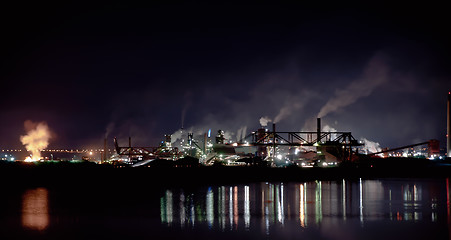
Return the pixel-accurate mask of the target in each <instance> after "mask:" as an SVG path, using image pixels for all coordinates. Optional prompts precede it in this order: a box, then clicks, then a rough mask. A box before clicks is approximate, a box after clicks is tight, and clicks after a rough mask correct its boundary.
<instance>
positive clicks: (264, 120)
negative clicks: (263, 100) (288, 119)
mask: <svg viewBox="0 0 451 240" xmlns="http://www.w3.org/2000/svg"><path fill="white" fill-rule="evenodd" d="M270 122H272V120H271V118H269V117H261V118H260V125H262V127H266V126H268V123H270Z"/></svg>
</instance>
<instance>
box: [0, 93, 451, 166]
mask: <svg viewBox="0 0 451 240" xmlns="http://www.w3.org/2000/svg"><path fill="white" fill-rule="evenodd" d="M450 102H451V92H449V93H448V97H447V136H446V137H447V145H446V146H447V148H446V152H443V151H442V152H441V151H440V142H439V140H435V139H431V140H429V141H424V142H421V143H415V144H410V145H406V146H402V147H396V148H390V149H388V148H385V149H379V151H372V152H368V151H367V150H364V145H365V142H363V141H358V140H357V139H356V138H355V137H354V136H353V135H352V133H351V132H349V131H343V132H339V131H325V128H321V118H317V121H316V131H305V132H282V131H278V130H277V126H276V124H272V128H271V129H268V128H266V127H261V128H259V129H256V130H255V131H253V132H250V133H248V134H247V133H246V134H247V135H245V134H243V136H245V137H242V138H241V139H239V140H235V141H232V140H231V139H226V137H225V134H224V131H222V130H217V131H216V134H212V130H211V129H210V130H208V132H206V133H204V134H203V135H198V136H196V137H195V136H194V134H193V133H192V132H188V131H184V129H183V128H182V129H181V130H180V136H181V138H178V139H172V136H171V135H165V136H164V140H163V141H161V143H160V144H159V145H158V146H134V145H133V144H132V138H131V137H129V139H128V143H124V142H119V141H118V140H117V139H116V138H114V139H113V141H114V149H110V148H108V144H107V139H105V140H104V143H103V145H104V146H103V148H99V149H84V150H79V149H75V150H74V149H70V150H68V149H64V150H52V149H44V150H42V151H41V155H42V158H41V159H40V161H91V162H96V163H99V164H113V165H117V166H122V167H123V166H131V167H151V166H155V165H171V166H199V165H205V166H211V165H226V166H248V165H252V166H267V167H287V166H299V167H333V166H338V165H340V164H342V163H347V162H354V161H356V160H358V159H360V158H362V157H363V158H370V157H371V158H387V157H412V158H424V159H431V160H432V159H436V160H438V159H445V158H446V157H448V158H449V156H451V140H450V138H451V133H450V131H451V117H450V114H451V110H450V107H451V106H450V105H451V104H450ZM1 151H2V155H1V158H0V160H4V161H20V157H17V155H20V154H19V153H21V154H22V155H23V153H22V150H5V149H3V150H1Z"/></svg>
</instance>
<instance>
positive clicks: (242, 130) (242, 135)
mask: <svg viewBox="0 0 451 240" xmlns="http://www.w3.org/2000/svg"><path fill="white" fill-rule="evenodd" d="M246 134H247V126H243V127H241V128H239V129H238V131H237V133H236V140H237V141H241V140H243V139H244V138H245V137H246Z"/></svg>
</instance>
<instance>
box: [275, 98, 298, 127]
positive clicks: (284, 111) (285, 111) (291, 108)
mask: <svg viewBox="0 0 451 240" xmlns="http://www.w3.org/2000/svg"><path fill="white" fill-rule="evenodd" d="M301 106H302V105H301V104H300V103H297V102H293V103H289V104H287V105H285V106H284V107H282V108H281V109H280V111H279V114H277V116H276V117H275V118H274V123H278V122H280V121H281V120H283V119H285V118H286V117H288V116H290V115H291V114H292V113H295V112H296V110H298V109H299V108H300V107H301Z"/></svg>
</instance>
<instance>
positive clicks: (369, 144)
mask: <svg viewBox="0 0 451 240" xmlns="http://www.w3.org/2000/svg"><path fill="white" fill-rule="evenodd" d="M362 141H363V142H364V143H365V146H364V147H363V149H362V150H363V151H364V152H365V153H366V154H368V153H376V152H380V151H382V148H381V146H380V144H379V143H378V142H373V141H370V140H368V139H366V138H362Z"/></svg>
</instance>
